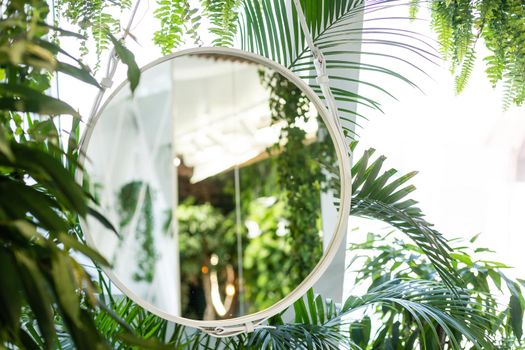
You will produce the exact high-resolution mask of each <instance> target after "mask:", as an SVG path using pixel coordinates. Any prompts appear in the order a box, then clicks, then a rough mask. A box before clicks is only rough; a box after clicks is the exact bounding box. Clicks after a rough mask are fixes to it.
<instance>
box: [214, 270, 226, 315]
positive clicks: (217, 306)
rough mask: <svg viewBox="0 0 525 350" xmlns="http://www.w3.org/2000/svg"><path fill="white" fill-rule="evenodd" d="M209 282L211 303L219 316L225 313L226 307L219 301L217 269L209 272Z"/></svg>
mask: <svg viewBox="0 0 525 350" xmlns="http://www.w3.org/2000/svg"><path fill="white" fill-rule="evenodd" d="M210 283H211V303H212V304H213V307H214V309H215V311H216V312H217V314H218V315H219V316H221V317H222V316H224V315H226V308H225V307H224V304H223V303H222V301H221V293H220V292H219V280H218V278H217V271H212V272H211V273H210Z"/></svg>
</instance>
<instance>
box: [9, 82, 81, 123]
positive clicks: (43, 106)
mask: <svg viewBox="0 0 525 350" xmlns="http://www.w3.org/2000/svg"><path fill="white" fill-rule="evenodd" d="M0 94H2V95H3V96H4V97H1V98H0V110H6V111H18V112H32V113H40V114H46V115H60V114H70V115H72V116H76V117H79V114H78V112H77V111H75V110H74V109H73V107H71V106H70V105H68V104H67V103H65V102H63V101H60V100H58V99H56V98H54V97H51V96H47V95H45V94H43V93H41V92H39V91H37V90H34V89H31V88H28V87H26V86H22V85H12V84H10V85H8V84H5V83H0ZM6 96H10V97H6Z"/></svg>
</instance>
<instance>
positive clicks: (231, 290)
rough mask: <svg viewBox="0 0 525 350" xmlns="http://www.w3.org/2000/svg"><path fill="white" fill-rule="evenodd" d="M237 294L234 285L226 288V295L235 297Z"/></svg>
mask: <svg viewBox="0 0 525 350" xmlns="http://www.w3.org/2000/svg"><path fill="white" fill-rule="evenodd" d="M234 294H235V286H234V285H233V284H228V285H227V286H226V295H230V296H232V295H234Z"/></svg>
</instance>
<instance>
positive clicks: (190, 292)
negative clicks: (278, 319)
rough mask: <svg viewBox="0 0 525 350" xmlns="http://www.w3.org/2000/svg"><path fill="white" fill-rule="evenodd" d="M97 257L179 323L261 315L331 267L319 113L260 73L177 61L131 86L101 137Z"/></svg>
mask: <svg viewBox="0 0 525 350" xmlns="http://www.w3.org/2000/svg"><path fill="white" fill-rule="evenodd" d="M86 156H87V157H86V158H87V160H86V163H85V169H86V173H87V174H88V177H89V186H90V188H91V190H92V193H95V194H96V198H97V200H98V203H99V206H100V207H99V210H100V211H101V212H102V213H103V214H104V215H105V216H106V217H107V218H108V219H109V221H110V222H111V223H112V225H113V226H114V227H115V229H116V231H117V232H118V233H115V232H112V231H111V230H110V229H108V228H107V227H104V226H103V225H101V224H100V223H99V222H98V221H97V220H88V222H87V231H88V235H89V237H90V240H91V242H90V243H91V244H93V245H94V246H95V248H97V249H98V250H99V251H100V252H101V253H102V254H103V255H104V256H105V257H106V258H107V259H108V260H109V261H110V262H111V263H112V271H111V272H112V274H113V276H112V278H113V280H114V282H116V284H117V285H118V286H119V287H120V288H121V289H122V290H123V292H124V293H127V294H129V295H131V296H132V297H133V296H135V298H139V299H141V300H143V301H145V302H147V303H148V304H150V305H152V306H154V307H155V308H156V309H158V310H161V311H163V312H165V313H168V314H170V315H173V316H179V317H184V318H190V319H195V320H219V319H229V318H234V317H239V316H245V315H248V314H251V313H255V312H258V311H262V310H264V309H266V308H268V307H270V306H272V305H273V304H275V303H276V302H278V301H279V300H281V299H282V298H284V297H285V296H286V295H288V294H289V293H290V292H291V291H292V290H293V289H295V288H296V287H297V286H298V285H299V284H300V283H301V282H302V281H303V280H304V279H305V277H306V276H307V275H308V274H309V273H310V272H311V271H312V269H313V268H314V267H315V266H316V265H317V263H318V262H319V260H320V259H321V257H322V256H323V247H324V246H327V245H328V243H329V241H330V239H331V237H332V234H333V231H334V227H333V226H332V225H334V222H335V221H336V220H335V217H336V215H337V212H336V208H335V204H334V202H335V201H336V198H337V193H336V192H337V191H336V190H334V188H337V186H338V181H337V180H338V179H337V176H335V175H333V174H338V167H337V160H336V155H335V152H334V147H333V143H332V140H331V138H330V136H329V133H328V131H327V129H326V126H325V125H324V123H323V121H322V119H321V118H320V116H319V113H318V111H317V110H316V108H315V106H314V104H313V103H312V102H311V101H310V100H309V99H308V98H307V97H306V95H305V94H304V92H302V91H301V90H300V89H299V88H298V87H297V86H296V85H295V84H294V83H293V82H291V81H289V80H287V79H286V78H285V77H283V76H282V75H280V74H279V73H277V72H275V71H272V70H271V69H269V68H267V67H265V66H262V65H260V64H257V63H254V62H251V61H249V60H245V59H242V58H239V57H233V56H227V55H222V54H221V55H219V54H192V55H184V56H179V57H176V58H173V59H170V60H167V61H164V62H162V63H160V64H158V65H155V66H153V67H151V68H149V69H147V70H145V71H144V72H143V74H142V77H141V83H140V85H139V87H138V89H137V90H136V91H135V94H134V95H133V96H131V94H130V92H129V88H128V86H124V87H123V88H121V89H120V90H119V92H118V93H117V94H116V95H115V96H113V97H112V99H111V100H110V102H109V103H108V104H107V105H106V106H105V107H104V109H103V112H102V113H101V115H100V116H99V118H98V119H97V120H96V122H95V124H94V125H93V130H92V134H91V137H90V139H89V140H88V145H87V148H86Z"/></svg>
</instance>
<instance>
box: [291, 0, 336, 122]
mask: <svg viewBox="0 0 525 350" xmlns="http://www.w3.org/2000/svg"><path fill="white" fill-rule="evenodd" d="M293 2H294V4H295V8H296V10H297V15H298V17H299V23H300V25H301V29H302V31H303V34H304V37H305V40H306V44H307V45H308V48H309V49H310V52H311V53H312V56H313V61H314V66H315V71H316V73H317V79H316V81H317V83H318V84H319V86H320V88H321V92H322V94H323V96H324V98H325V103H326V107H327V108H328V111H329V112H330V114H331V115H332V118H333V119H334V121H335V123H336V125H337V127H338V129H339V131H340V132H342V129H341V122H340V120H339V117H338V116H337V106H336V104H335V98H334V95H333V94H332V90H331V89H330V85H329V83H330V79H329V77H328V71H327V69H326V59H325V57H324V55H323V53H322V52H321V50H319V48H318V47H317V46H315V43H314V40H313V38H312V35H311V33H310V29H309V28H308V24H307V23H306V17H305V16H304V12H303V8H302V7H301V1H300V0H293Z"/></svg>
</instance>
